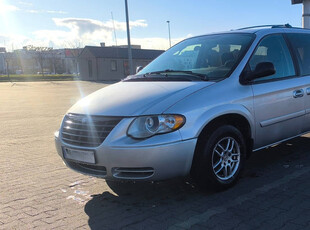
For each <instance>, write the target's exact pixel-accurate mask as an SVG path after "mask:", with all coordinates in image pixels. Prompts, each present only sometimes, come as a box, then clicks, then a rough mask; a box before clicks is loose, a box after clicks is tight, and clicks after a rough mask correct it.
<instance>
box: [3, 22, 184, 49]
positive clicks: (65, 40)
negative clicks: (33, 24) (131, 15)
mask: <svg viewBox="0 0 310 230" xmlns="http://www.w3.org/2000/svg"><path fill="white" fill-rule="evenodd" d="M53 21H54V23H55V25H56V26H58V27H59V28H58V29H57V30H38V31H35V32H33V33H32V34H33V36H32V38H29V37H24V36H20V35H18V34H17V35H12V36H10V37H8V38H6V43H7V47H9V48H11V45H9V44H14V47H15V48H17V47H19V48H21V47H22V46H25V45H34V46H53V47H54V48H75V47H84V46H86V45H95V46H99V43H100V42H105V43H106V45H107V46H112V45H115V40H114V36H113V22H112V21H111V20H109V21H104V22H102V21H99V20H94V19H88V18H53ZM114 24H115V29H116V30H117V31H122V32H124V31H126V23H125V22H119V21H115V22H114ZM130 27H131V28H145V27H147V22H146V21H145V20H136V21H130ZM123 34H124V33H123ZM17 38H18V39H17ZM184 38H185V37H184ZM184 38H183V37H180V38H175V39H172V44H176V43H177V42H179V41H180V40H183V39H184ZM0 42H1V36H0ZM117 43H118V45H126V44H127V38H126V37H122V38H119V39H117ZM131 43H132V44H134V45H141V47H142V48H144V49H162V50H165V49H167V48H169V41H168V38H162V37H146V38H135V37H131ZM0 45H1V44H0Z"/></svg>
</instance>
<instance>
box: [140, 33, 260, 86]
mask: <svg viewBox="0 0 310 230" xmlns="http://www.w3.org/2000/svg"><path fill="white" fill-rule="evenodd" d="M253 37H254V35H252V34H218V35H206V36H200V37H195V38H190V39H187V40H184V41H182V42H180V43H178V44H177V45H175V46H173V47H172V48H171V49H169V50H167V51H166V52H165V53H163V54H162V55H160V56H159V57H158V58H157V59H155V60H154V61H153V62H151V63H150V64H149V65H147V66H146V67H145V68H144V69H143V70H141V71H140V72H139V73H138V75H141V76H143V75H144V77H146V76H148V77H150V75H155V74H157V75H158V74H164V75H165V76H168V75H174V76H175V75H178V76H179V75H189V74H190V73H192V74H201V75H205V76H207V77H206V78H205V79H208V80H221V79H223V78H226V77H228V76H229V75H230V73H231V72H232V71H233V70H234V68H235V67H236V65H237V64H238V63H239V62H240V60H241V59H242V57H243V56H244V54H245V52H246V51H247V49H248V47H249V45H250V44H251V42H252V41H253ZM184 71H187V73H185V72H184ZM201 80H203V79H201Z"/></svg>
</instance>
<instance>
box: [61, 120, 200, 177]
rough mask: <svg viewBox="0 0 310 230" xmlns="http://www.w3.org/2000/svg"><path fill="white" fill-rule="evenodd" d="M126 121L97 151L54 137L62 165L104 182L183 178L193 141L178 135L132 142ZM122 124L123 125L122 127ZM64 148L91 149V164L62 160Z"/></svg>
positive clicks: (192, 149) (194, 142) (188, 163)
mask: <svg viewBox="0 0 310 230" xmlns="http://www.w3.org/2000/svg"><path fill="white" fill-rule="evenodd" d="M130 122H131V121H130V119H125V121H122V122H121V124H119V125H118V126H117V127H115V128H114V130H113V131H112V132H111V133H110V134H109V136H108V137H107V139H106V140H105V141H104V142H103V143H102V144H101V145H100V146H99V147H97V148H85V147H77V146H72V145H69V144H66V143H64V142H63V141H62V139H61V134H59V135H58V133H57V134H56V135H55V144H56V149H57V152H58V154H59V155H60V156H61V158H62V159H63V161H64V162H65V164H66V165H67V166H68V167H69V168H71V169H73V170H75V171H78V172H80V173H83V174H87V175H91V176H96V177H102V178H105V179H124V180H163V179H168V178H173V177H178V176H185V175H187V174H188V173H189V172H190V169H191V165H192V159H193V155H194V151H195V147H196V142H197V139H195V138H194V139H189V140H184V141H183V140H182V139H181V136H180V133H179V132H173V133H170V134H164V135H158V136H154V137H153V142H152V138H150V139H149V140H147V141H134V140H132V139H131V138H129V137H127V135H126V132H124V131H126V130H123V129H122V127H126V128H127V127H128V124H129V123H130ZM124 123H125V124H124ZM64 147H65V148H74V149H80V150H93V151H94V153H95V159H96V162H95V164H89V163H84V162H78V161H72V160H68V159H65V158H64V154H63V151H64Z"/></svg>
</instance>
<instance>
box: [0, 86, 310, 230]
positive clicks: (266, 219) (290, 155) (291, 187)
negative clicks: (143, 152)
mask: <svg viewBox="0 0 310 230" xmlns="http://www.w3.org/2000/svg"><path fill="white" fill-rule="evenodd" d="M106 85H107V84H102V83H91V82H34V83H26V82H25V83H24V82H23V83H16V84H11V83H0V127H1V132H0V183H1V184H0V185H1V186H0V229H32V228H35V227H37V228H39V229H54V228H57V229H75V228H81V229H258V228H259V229H310V138H309V137H310V136H309V137H307V136H303V137H300V138H296V139H294V140H291V141H288V142H286V143H283V144H281V145H278V146H274V147H272V148H269V149H266V150H262V151H259V152H256V153H254V154H253V156H252V157H251V158H250V159H249V160H248V161H247V166H246V169H245V170H244V173H243V175H242V178H241V180H240V181H239V183H238V184H237V185H236V186H235V187H234V188H232V189H229V190H227V191H224V192H221V193H214V192H206V191H200V190H199V189H198V188H196V186H195V184H194V183H193V182H192V181H191V180H190V179H188V178H179V179H174V180H168V181H162V182H154V183H138V182H137V183H129V182H113V183H112V182H108V183H107V182H106V181H105V180H102V179H97V178H93V177H89V176H84V175H81V174H79V173H76V172H73V171H71V170H70V169H68V168H67V167H66V166H64V164H63V163H62V160H61V158H60V157H59V156H58V155H57V153H56V150H55V147H54V137H53V133H54V131H56V130H57V129H58V128H59V125H60V122H61V119H62V117H63V115H64V114H65V113H66V111H67V109H69V107H70V106H71V105H73V104H74V103H75V102H76V101H77V100H78V99H79V98H81V97H82V96H84V95H87V94H89V93H91V92H93V91H95V90H97V89H100V88H102V87H105V86H106Z"/></svg>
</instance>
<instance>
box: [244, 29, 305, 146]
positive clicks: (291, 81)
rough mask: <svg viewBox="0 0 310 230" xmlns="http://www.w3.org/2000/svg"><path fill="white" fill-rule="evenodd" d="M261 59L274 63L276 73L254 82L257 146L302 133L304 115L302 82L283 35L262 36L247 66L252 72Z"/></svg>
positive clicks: (255, 144)
mask: <svg viewBox="0 0 310 230" xmlns="http://www.w3.org/2000/svg"><path fill="white" fill-rule="evenodd" d="M261 62H272V63H273V65H274V67H275V70H276V73H275V74H274V75H272V76H268V77H264V78H258V79H256V80H254V81H253V85H252V89H253V95H254V100H253V103H254V111H255V128H256V138H255V143H254V149H257V148H260V147H263V146H266V145H269V144H272V143H276V142H278V141H281V140H284V139H286V138H290V137H293V136H296V135H298V134H300V133H301V131H302V130H301V126H302V121H303V119H304V115H305V108H304V94H305V92H304V90H303V81H302V79H301V78H298V77H297V76H296V71H295V68H294V64H293V60H292V57H291V54H290V52H289V49H288V47H287V44H286V42H285V40H284V38H283V36H282V35H281V34H275V35H269V36H266V37H265V38H264V39H262V41H261V42H260V44H259V45H258V47H257V48H256V51H255V52H254V55H253V56H252V57H251V59H250V61H249V64H248V65H249V66H248V67H249V68H250V69H251V70H252V71H253V70H254V69H255V67H256V65H257V64H258V63H261Z"/></svg>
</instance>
